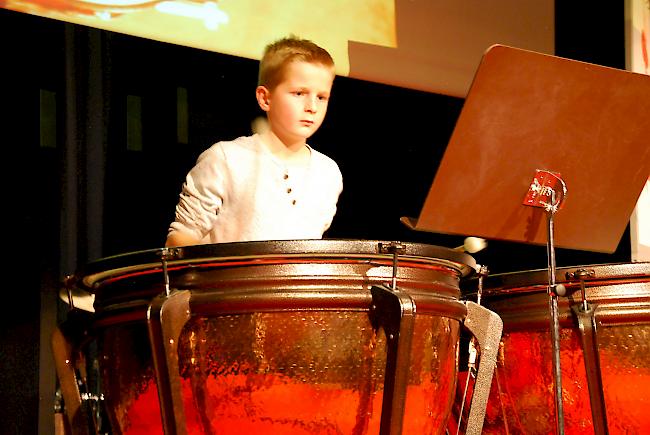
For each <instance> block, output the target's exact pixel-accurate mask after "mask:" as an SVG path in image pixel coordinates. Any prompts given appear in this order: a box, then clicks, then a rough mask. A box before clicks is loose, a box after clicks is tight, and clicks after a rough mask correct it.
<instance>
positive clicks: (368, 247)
mask: <svg viewBox="0 0 650 435" xmlns="http://www.w3.org/2000/svg"><path fill="white" fill-rule="evenodd" d="M381 243H384V244H388V243H390V242H381V241H365V240H364V241H353V240H301V241H296V240H292V241H273V242H237V243H224V244H216V245H197V246H187V247H183V248H175V249H177V250H178V256H177V258H178V259H172V260H169V261H168V262H167V265H168V268H169V270H170V271H171V270H175V269H182V268H185V267H190V266H197V265H200V266H204V267H214V266H216V265H220V264H224V265H228V266H233V265H236V264H235V263H236V262H242V265H260V264H263V263H266V264H272V263H273V261H275V263H280V264H281V263H285V262H287V264H297V263H314V262H316V261H317V260H318V259H323V260H325V259H326V260H328V261H329V262H331V263H340V262H345V261H350V262H354V263H356V262H358V261H359V260H367V262H369V263H372V262H373V261H376V262H379V263H381V264H380V265H382V266H383V265H388V260H389V259H392V255H391V254H384V253H379V252H378V249H379V248H378V247H379V245H380V244H381ZM403 245H404V246H405V250H404V253H403V254H399V255H398V267H399V265H400V264H403V263H404V262H413V263H418V267H423V265H426V264H429V265H432V266H438V267H444V268H447V269H450V270H453V271H454V272H455V273H457V274H458V275H459V276H463V277H464V276H469V275H471V274H472V273H473V272H474V270H475V267H476V262H475V261H474V259H473V258H472V257H471V256H470V255H468V254H465V253H463V252H459V251H454V250H453V249H449V248H443V247H439V246H433V245H424V244H418V243H404V244H403ZM262 248H266V251H267V252H263V251H264V250H263V249H262ZM215 251H217V252H215ZM268 251H270V252H268ZM163 252H164V250H163V248H160V249H152V250H147V251H138V252H133V253H127V254H121V255H117V256H113V257H107V258H104V259H100V260H97V261H95V262H92V263H89V264H88V265H87V266H86V268H85V269H84V270H81V271H79V272H78V273H77V274H75V285H76V286H77V287H79V288H82V289H84V290H86V291H89V292H91V293H92V292H94V289H95V288H97V286H98V285H100V284H101V283H103V282H105V281H107V280H112V279H122V278H123V277H124V276H125V275H132V274H136V275H140V274H145V273H160V269H161V261H160V258H161V255H162V253H163ZM215 253H216V254H219V253H221V254H222V255H215ZM300 259H303V260H302V261H300ZM332 259H337V261H331V260H332ZM271 260H273V261H271Z"/></svg>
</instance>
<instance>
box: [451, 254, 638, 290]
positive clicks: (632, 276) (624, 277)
mask: <svg viewBox="0 0 650 435" xmlns="http://www.w3.org/2000/svg"><path fill="white" fill-rule="evenodd" d="M580 269H585V270H593V271H594V272H595V274H594V276H592V277H589V276H588V277H585V278H584V281H585V285H586V286H587V287H591V286H595V285H599V286H600V285H614V284H617V283H626V282H644V281H650V262H638V263H610V264H591V265H581V266H566V267H564V266H563V267H558V268H557V270H556V276H557V278H556V282H558V283H569V284H571V283H574V284H575V285H579V282H580V281H579V279H578V278H571V277H568V276H567V274H569V273H575V272H576V271H578V270H580ZM547 283H548V271H547V269H535V270H528V271H523V272H508V273H501V274H495V275H491V276H488V277H487V278H486V279H485V281H484V284H483V285H484V293H485V294H494V295H506V294H515V293H516V294H521V293H529V292H530V293H533V292H538V291H541V290H544V289H545V288H546V287H547ZM477 284H478V282H477V280H476V279H471V280H468V281H467V282H466V285H465V286H464V288H463V291H462V293H463V294H464V295H467V296H469V295H472V294H474V293H475V292H476V286H477Z"/></svg>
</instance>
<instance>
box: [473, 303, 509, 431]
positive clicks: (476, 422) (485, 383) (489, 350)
mask: <svg viewBox="0 0 650 435" xmlns="http://www.w3.org/2000/svg"><path fill="white" fill-rule="evenodd" d="M465 305H466V306H467V317H465V321H464V322H463V324H464V325H465V327H466V328H467V329H468V330H469V331H470V332H471V333H472V334H474V337H476V339H477V340H478V344H479V348H480V359H479V366H478V374H477V376H476V383H475V384H474V394H473V395H472V405H471V407H470V410H469V418H468V420H467V429H466V431H465V433H466V434H467V435H480V434H481V430H482V429H483V420H484V419H485V410H486V407H487V402H488V397H489V396H490V386H491V385H492V375H493V374H494V368H495V366H496V361H497V354H498V351H499V342H500V341H501V333H502V332H503V321H502V320H501V317H499V315H498V314H496V313H494V312H493V311H490V310H488V309H487V308H484V307H482V306H481V305H479V304H477V303H475V302H472V301H466V302H465Z"/></svg>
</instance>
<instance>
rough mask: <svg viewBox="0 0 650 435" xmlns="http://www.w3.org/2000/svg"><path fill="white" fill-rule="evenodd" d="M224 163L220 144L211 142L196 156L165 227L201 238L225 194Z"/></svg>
mask: <svg viewBox="0 0 650 435" xmlns="http://www.w3.org/2000/svg"><path fill="white" fill-rule="evenodd" d="M227 168H228V166H227V162H226V156H225V154H224V151H223V147H221V146H220V145H219V144H216V145H213V146H212V147H210V148H209V149H207V150H206V151H204V152H203V153H202V154H201V155H200V156H199V158H198V159H197V162H196V165H195V166H194V167H193V168H192V169H191V170H190V172H189V173H188V174H187V177H186V178H185V183H183V188H182V190H181V193H180V198H179V201H178V204H177V205H176V217H175V220H174V222H172V224H171V225H170V227H169V233H170V234H171V233H172V232H174V231H179V232H184V233H188V234H191V235H193V236H194V237H196V238H197V239H203V238H204V237H205V236H206V235H207V234H208V233H209V232H210V230H211V229H212V228H213V227H214V225H215V224H216V221H217V218H218V215H219V210H220V209H221V206H222V205H223V202H224V199H225V198H226V195H227V193H226V188H225V186H226V181H227V179H228V169H227Z"/></svg>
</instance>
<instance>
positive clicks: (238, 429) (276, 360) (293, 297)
mask: <svg viewBox="0 0 650 435" xmlns="http://www.w3.org/2000/svg"><path fill="white" fill-rule="evenodd" d="M382 243H383V244H387V243H389V242H378V241H358V240H357V241H354V240H318V241H286V242H248V243H234V244H223V245H204V246H196V247H187V248H179V249H177V250H175V251H173V252H172V255H171V256H170V258H169V259H168V261H167V262H166V270H167V271H168V272H167V273H168V276H169V288H170V291H171V295H170V297H169V298H165V297H164V296H160V295H161V294H164V279H163V273H162V271H163V268H162V266H161V263H160V262H158V261H157V260H158V259H159V255H160V252H159V251H155V252H154V251H145V252H140V253H133V254H127V255H126V256H118V257H111V258H108V259H103V260H100V261H99V262H96V263H93V264H90V265H89V266H88V267H87V269H86V270H84V271H82V272H80V273H79V274H78V280H77V283H78V286H79V287H80V288H83V289H84V290H85V291H89V292H93V293H94V294H95V311H96V320H95V325H94V326H95V328H94V329H95V334H96V336H97V342H98V355H99V357H98V364H99V366H100V371H101V378H102V388H103V391H104V396H105V402H106V405H107V411H108V415H109V417H110V420H111V426H112V427H113V428H114V431H115V432H116V433H129V434H132V433H147V434H150V433H154V432H155V433H160V432H162V427H163V426H165V425H166V424H167V420H165V411H164V409H163V419H162V421H161V408H160V406H159V404H158V402H159V398H160V403H162V406H163V408H165V407H167V408H168V409H169V410H171V411H169V410H168V413H173V414H174V418H175V420H176V423H175V424H176V427H175V428H174V431H176V432H181V433H215V434H216V433H219V434H230V433H233V434H234V433H265V434H273V433H277V434H308V433H309V434H340V433H349V434H378V433H379V420H380V415H381V409H382V391H383V388H384V380H385V379H384V374H385V366H386V347H387V345H386V342H387V337H386V334H385V332H384V330H383V329H381V328H374V327H373V323H372V316H373V313H372V302H373V301H372V297H371V294H370V288H371V287H372V286H375V285H390V283H391V279H392V275H393V270H394V268H393V261H394V260H395V257H394V256H393V255H391V254H387V253H382V252H380V251H381V250H380V249H378V246H379V245H380V244H382ZM402 246H403V247H404V250H403V251H402V252H401V253H400V254H399V255H398V256H397V268H396V269H395V270H396V283H397V287H398V288H399V289H400V291H402V292H406V293H408V295H409V296H410V297H411V298H412V300H413V301H414V303H415V305H416V307H417V315H416V316H415V323H414V329H413V337H412V343H413V345H412V347H411V352H410V367H409V371H408V394H407V397H406V405H405V409H404V426H403V427H404V432H403V433H444V427H445V423H446V421H447V419H448V417H449V413H450V410H451V407H452V405H453V401H454V392H455V388H456V378H457V372H458V343H459V334H460V327H461V324H462V321H463V319H464V317H465V315H466V307H465V305H464V304H463V303H462V302H461V301H460V285H459V283H460V280H461V279H463V278H464V277H465V276H468V275H470V274H471V273H472V272H473V270H474V267H475V263H474V262H473V259H472V258H471V257H470V256H468V255H466V254H463V253H459V252H456V251H453V250H450V249H447V248H440V247H435V246H429V245H421V244H402ZM156 300H158V301H165V302H164V303H165V304H174V303H176V302H174V301H178V304H177V306H176V308H169V307H171V306H172V305H169V307H168V308H166V311H165V310H162V311H161V313H162V314H160V315H156V316H158V320H159V326H158V327H152V326H151V323H152V321H151V317H152V316H154V314H152V312H153V310H154V309H153V308H152V307H153V306H154V305H155V304H156V302H155V301H156ZM169 301H171V302H169ZM154 317H155V316H154ZM148 318H149V320H147V319H148ZM160 319H161V320H160ZM154 320H156V319H154ZM148 325H149V326H148ZM172 330H173V331H176V332H173V333H171V334H172V335H165V334H170V332H169V331H172ZM158 333H160V334H158ZM157 335H160V337H156V336H157ZM170 336H173V337H174V338H172V339H170V338H169V337H170ZM163 340H167V341H164V342H163ZM156 342H158V343H161V346H165V347H164V349H165V350H164V352H163V353H165V352H166V353H167V355H166V356H164V355H163V356H162V357H161V356H158V358H159V359H160V358H164V360H165V361H163V363H162V366H165V364H167V366H169V367H172V369H170V373H171V374H170V375H169V376H170V378H171V380H170V382H171V385H172V388H171V389H170V391H166V390H164V389H163V388H162V387H161V388H158V384H157V380H158V382H160V378H161V376H162V377H165V376H167V374H166V373H162V372H161V371H163V370H162V369H161V363H160V361H158V362H156V361H155V360H156V358H157V356H156V351H155V349H156ZM170 343H171V344H170ZM152 349H153V350H152ZM170 349H171V350H170ZM179 420H180V421H179ZM166 428H167V427H166ZM176 432H175V433H176Z"/></svg>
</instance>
